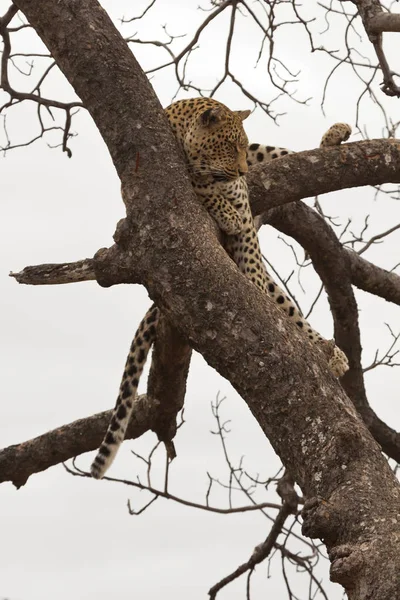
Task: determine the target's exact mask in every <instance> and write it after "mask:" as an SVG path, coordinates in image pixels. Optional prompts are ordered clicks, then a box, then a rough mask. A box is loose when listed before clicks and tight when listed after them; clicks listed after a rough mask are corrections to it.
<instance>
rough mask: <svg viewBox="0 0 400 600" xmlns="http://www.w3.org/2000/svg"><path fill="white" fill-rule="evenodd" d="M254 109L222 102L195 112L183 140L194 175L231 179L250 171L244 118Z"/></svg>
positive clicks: (216, 179) (197, 176) (221, 179)
mask: <svg viewBox="0 0 400 600" xmlns="http://www.w3.org/2000/svg"><path fill="white" fill-rule="evenodd" d="M250 112H251V111H249V110H237V111H231V110H229V109H228V108H227V107H226V106H224V105H223V104H221V103H220V102H217V101H213V106H211V107H210V108H207V109H206V110H202V111H201V112H200V114H197V115H195V116H193V120H192V123H191V124H190V126H189V127H188V128H187V131H186V134H185V136H184V139H183V144H184V148H185V152H186V156H187V158H188V163H189V169H190V171H191V174H192V176H194V177H196V179H197V178H201V179H202V178H207V180H210V178H212V179H213V180H214V181H230V180H232V179H236V178H237V177H240V176H241V175H244V174H245V173H247V170H248V166H247V162H246V152H247V147H248V143H249V142H248V139H247V135H246V133H245V131H244V128H243V121H244V119H246V118H247V117H248V116H249V114H250Z"/></svg>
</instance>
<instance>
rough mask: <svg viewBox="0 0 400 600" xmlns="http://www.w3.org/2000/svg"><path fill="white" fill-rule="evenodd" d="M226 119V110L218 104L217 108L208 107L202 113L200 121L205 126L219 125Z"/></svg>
mask: <svg viewBox="0 0 400 600" xmlns="http://www.w3.org/2000/svg"><path fill="white" fill-rule="evenodd" d="M222 121H224V111H223V109H222V108H221V107H219V106H216V107H215V108H207V110H205V111H204V112H203V113H201V115H200V123H201V124H202V125H203V127H210V125H217V124H218V123H222Z"/></svg>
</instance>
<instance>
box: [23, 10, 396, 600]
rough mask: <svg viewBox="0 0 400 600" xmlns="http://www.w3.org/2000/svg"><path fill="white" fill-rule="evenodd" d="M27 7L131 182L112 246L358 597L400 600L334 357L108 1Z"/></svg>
mask: <svg viewBox="0 0 400 600" xmlns="http://www.w3.org/2000/svg"><path fill="white" fill-rule="evenodd" d="M16 4H17V5H18V6H19V8H21V10H23V12H24V13H25V15H26V16H27V18H28V20H29V21H30V23H31V24H32V25H33V26H34V27H35V29H36V30H37V31H38V33H39V35H40V36H41V38H42V39H43V41H44V42H45V44H46V45H47V47H48V48H49V50H50V51H51V53H52V54H53V56H54V57H55V59H56V60H57V63H58V64H59V66H60V68H61V69H62V71H63V72H64V74H65V75H66V77H67V79H68V80H69V81H70V82H71V83H72V85H73V86H74V88H75V90H76V92H77V94H78V96H79V97H80V98H81V99H82V101H83V103H84V105H85V106H86V108H87V109H88V110H89V112H90V114H91V115H92V117H93V119H94V121H95V122H96V125H97V127H98V128H99V130H100V133H101V135H102V137H103V139H104V141H105V142H106V144H107V146H108V149H109V151H110V154H111V157H112V160H113V162H114V165H115V167H116V169H117V172H118V174H119V176H120V178H121V181H122V185H123V190H124V198H125V202H126V205H127V227H126V228H125V230H124V231H123V232H122V233H121V235H120V238H119V241H118V244H117V245H116V247H114V250H113V251H114V253H115V258H116V259H117V260H118V264H120V265H123V266H124V270H125V273H126V281H131V282H136V281H139V282H141V283H143V284H145V285H146V287H147V288H148V290H149V293H150V295H151V297H152V298H153V300H154V301H156V302H157V304H158V305H159V306H160V307H161V308H162V310H163V311H165V313H166V314H168V316H169V317H170V318H171V321H172V323H173V324H174V325H175V327H176V328H177V329H178V331H179V332H181V334H182V335H183V336H184V337H185V339H186V340H187V341H188V342H189V343H190V346H192V347H194V348H195V349H197V350H199V351H200V352H201V353H202V354H203V356H204V357H205V358H206V360H207V361H208V362H209V364H211V365H212V366H213V367H214V368H216V369H217V371H219V372H220V373H221V374H222V375H223V376H224V377H226V378H227V379H229V380H230V381H231V383H232V384H233V385H234V387H235V388H236V389H237V391H238V392H239V394H240V395H241V396H242V397H243V398H244V400H245V401H246V402H247V404H248V406H249V407H250V409H251V411H252V413H253V415H254V416H255V418H256V419H257V421H258V422H259V424H260V426H261V428H262V429H263V431H264V432H265V434H266V435H267V436H268V438H269V439H270V441H271V443H272V445H273V447H274V449H275V450H276V452H277V453H278V454H279V456H280V457H281V459H282V461H283V463H284V464H285V466H286V467H287V468H288V469H289V470H290V472H291V473H292V474H293V476H294V478H295V479H296V481H297V482H298V483H299V485H300V486H301V488H302V490H303V493H304V494H305V496H306V498H307V499H308V502H307V506H306V510H305V521H304V531H305V533H306V534H307V535H310V536H312V537H319V538H321V539H323V540H324V542H325V544H326V546H327V548H328V551H329V553H330V557H331V560H332V567H331V576H332V578H333V579H334V580H336V581H338V582H339V583H341V584H342V585H343V586H344V587H345V589H346V591H347V593H348V597H349V598H350V600H372V599H374V600H376V599H377V598H379V600H389V599H390V600H398V599H399V598H400V585H399V584H400V582H399V574H400V488H399V485H398V482H397V481H396V479H395V477H394V475H393V473H392V472H391V470H390V468H389V466H388V464H387V461H386V460H385V459H384V457H383V456H382V454H381V452H380V449H379V448H378V447H377V445H376V443H375V442H374V440H373V438H372V437H371V435H370V434H369V432H368V430H367V429H366V427H365V426H364V424H363V423H362V421H361V419H360V418H359V416H358V414H357V413H356V411H355V409H354V407H353V405H352V404H351V402H350V401H349V399H348V398H347V397H346V395H345V393H344V392H343V390H342V388H341V386H340V384H339V383H338V382H337V381H336V380H335V379H334V378H333V377H332V376H331V375H330V373H329V371H328V368H327V364H326V361H325V359H324V357H323V356H322V353H321V352H320V351H319V350H318V349H317V348H315V347H313V346H312V345H311V344H310V343H309V342H308V340H307V339H305V337H304V336H303V335H302V334H301V333H300V332H298V331H297V330H296V328H295V326H294V325H292V324H291V323H289V322H287V320H286V319H285V317H284V315H282V314H281V312H280V311H279V309H278V308H277V307H276V306H275V305H274V303H273V302H272V301H271V300H269V299H268V298H266V297H265V296H264V295H263V294H261V292H260V291H259V290H258V289H257V288H256V287H255V286H254V285H253V284H251V282H249V281H248V280H247V279H246V278H245V277H243V276H242V275H241V274H240V273H239V272H238V270H237V268H236V267H235V265H234V264H233V263H232V261H231V260H230V259H229V258H228V257H227V256H226V254H225V252H224V251H223V249H222V248H221V246H220V245H219V243H218V240H217V238H216V236H215V230H214V228H213V227H212V225H211V222H210V221H209V220H208V219H207V218H205V213H204V210H203V209H202V208H201V207H200V206H199V205H198V204H197V203H196V201H195V198H194V194H193V191H192V190H191V188H190V185H189V179H188V177H187V175H186V172H185V169H184V162H183V160H182V157H181V155H180V153H179V151H178V150H177V148H176V144H175V142H174V139H173V136H172V133H171V131H170V129H169V126H168V123H167V120H166V118H165V116H164V114H163V112H162V110H161V107H160V105H159V103H158V101H157V99H156V97H155V95H154V92H153V91H152V89H151V86H150V84H149V82H148V81H147V80H146V78H145V76H144V75H143V73H142V71H141V70H140V68H139V66H138V64H137V62H136V61H135V59H134V58H133V56H132V55H131V53H130V51H129V50H128V48H127V47H126V45H125V43H124V41H123V39H122V37H121V36H120V34H119V33H118V32H117V31H116V30H115V28H114V26H113V25H112V23H111V21H110V20H109V18H108V16H107V15H106V13H105V12H104V11H103V9H102V8H101V7H100V6H99V5H98V4H97V3H96V2H95V0H79V1H77V0H69V1H67V2H62V3H60V2H58V1H56V0H40V1H39V0H18V1H17V2H16ZM88 74H90V77H89V76H88ZM360 158H361V157H360ZM325 176H326V177H329V173H328V174H326V175H325ZM103 275H104V280H105V281H106V282H107V284H112V283H113V281H112V273H111V274H110V273H106V272H105V273H104V274H103Z"/></svg>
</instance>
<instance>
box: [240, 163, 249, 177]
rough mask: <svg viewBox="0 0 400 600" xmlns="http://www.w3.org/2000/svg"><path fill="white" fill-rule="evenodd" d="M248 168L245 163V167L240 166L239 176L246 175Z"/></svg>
mask: <svg viewBox="0 0 400 600" xmlns="http://www.w3.org/2000/svg"><path fill="white" fill-rule="evenodd" d="M248 170H249V169H248V167H247V165H246V167H245V168H244V167H242V168H241V169H239V175H240V177H241V176H242V175H246V173H247V171H248Z"/></svg>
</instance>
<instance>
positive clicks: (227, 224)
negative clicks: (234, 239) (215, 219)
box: [219, 213, 244, 235]
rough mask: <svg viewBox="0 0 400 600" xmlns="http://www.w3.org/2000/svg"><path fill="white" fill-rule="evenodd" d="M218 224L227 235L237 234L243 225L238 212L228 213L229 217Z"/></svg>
mask: <svg viewBox="0 0 400 600" xmlns="http://www.w3.org/2000/svg"><path fill="white" fill-rule="evenodd" d="M219 226H220V229H222V231H223V232H224V233H226V234H227V235H237V234H238V233H240V232H241V231H242V230H243V227H244V225H243V221H242V217H241V216H240V214H239V213H236V214H233V215H230V216H229V218H226V219H224V221H223V222H221V223H219Z"/></svg>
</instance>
